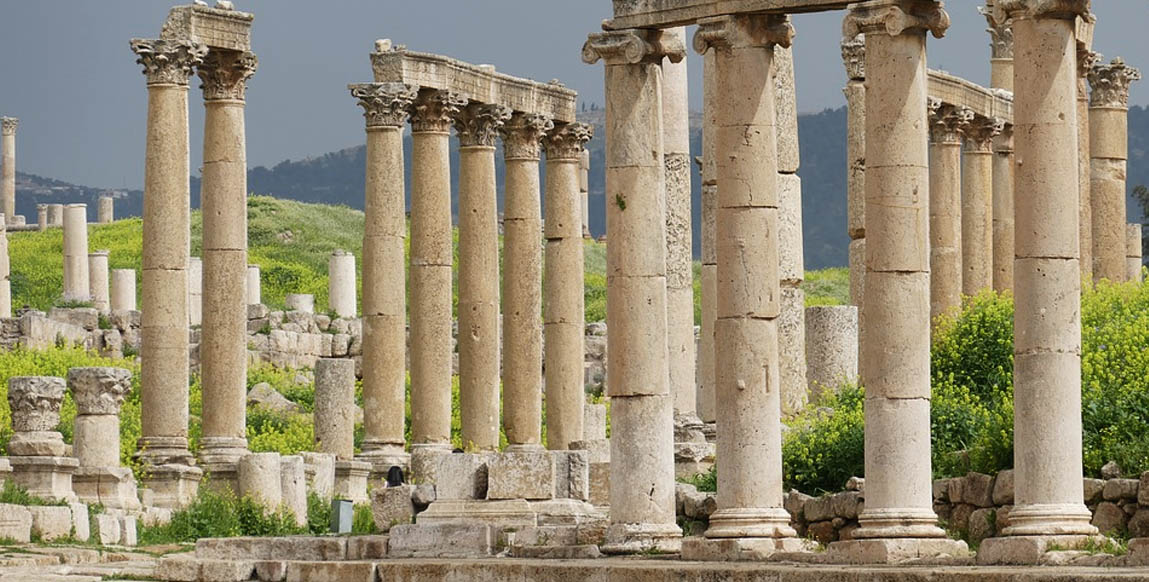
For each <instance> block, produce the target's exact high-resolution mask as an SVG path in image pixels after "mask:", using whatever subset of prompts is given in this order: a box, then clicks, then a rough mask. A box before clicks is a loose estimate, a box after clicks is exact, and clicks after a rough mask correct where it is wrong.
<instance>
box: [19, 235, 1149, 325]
mask: <svg viewBox="0 0 1149 582" xmlns="http://www.w3.org/2000/svg"><path fill="white" fill-rule="evenodd" d="M1138 250H1140V247H1138ZM11 275H12V262H11V259H10V258H9V256H8V227H7V225H6V223H5V221H4V220H2V219H0V317H12V279H11Z"/></svg>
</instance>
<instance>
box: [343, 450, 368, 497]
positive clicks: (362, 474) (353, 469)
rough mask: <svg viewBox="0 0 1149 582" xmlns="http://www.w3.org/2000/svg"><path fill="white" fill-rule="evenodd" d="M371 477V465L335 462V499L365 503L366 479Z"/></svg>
mask: <svg viewBox="0 0 1149 582" xmlns="http://www.w3.org/2000/svg"><path fill="white" fill-rule="evenodd" d="M370 476H371V463H367V462H364V461H354V460H348V461H341V460H337V461H335V498H336V499H348V500H350V501H351V502H352V503H367V502H368V497H367V479H368V478H369V477H370Z"/></svg>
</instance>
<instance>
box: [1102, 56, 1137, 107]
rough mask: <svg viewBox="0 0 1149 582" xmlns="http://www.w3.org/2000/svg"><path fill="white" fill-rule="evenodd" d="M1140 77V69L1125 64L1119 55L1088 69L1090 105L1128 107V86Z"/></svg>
mask: <svg viewBox="0 0 1149 582" xmlns="http://www.w3.org/2000/svg"><path fill="white" fill-rule="evenodd" d="M1140 79H1141V71H1139V70H1137V69H1135V68H1133V67H1130V66H1128V65H1126V64H1125V61H1124V60H1122V59H1121V57H1117V58H1115V59H1113V61H1112V62H1110V63H1109V64H1108V65H1105V64H1100V65H1093V68H1091V69H1089V86H1090V87H1091V88H1092V91H1091V92H1090V95H1089V106H1090V107H1113V108H1122V109H1128V108H1129V86H1130V85H1132V84H1133V81H1137V80H1140Z"/></svg>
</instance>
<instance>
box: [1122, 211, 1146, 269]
mask: <svg viewBox="0 0 1149 582" xmlns="http://www.w3.org/2000/svg"><path fill="white" fill-rule="evenodd" d="M1141 245H1142V239H1141V225H1140V224H1139V223H1136V222H1130V223H1129V224H1127V225H1125V270H1126V280H1128V281H1134V282H1137V283H1140V282H1141V279H1142V278H1143V277H1142V270H1141V259H1142V255H1143V251H1142V249H1141Z"/></svg>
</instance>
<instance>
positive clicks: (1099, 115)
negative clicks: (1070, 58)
mask: <svg viewBox="0 0 1149 582" xmlns="http://www.w3.org/2000/svg"><path fill="white" fill-rule="evenodd" d="M1140 78H1141V73H1140V71H1138V70H1137V69H1134V68H1132V67H1129V66H1126V65H1125V63H1124V61H1122V60H1121V59H1114V60H1113V62H1112V63H1109V64H1099V65H1094V66H1093V68H1092V69H1091V70H1090V71H1089V83H1090V85H1091V86H1092V87H1093V92H1092V93H1091V94H1090V102H1089V157H1090V178H1089V190H1090V205H1091V207H1092V211H1093V215H1092V219H1093V278H1094V279H1095V280H1101V279H1109V280H1110V281H1114V282H1119V281H1125V280H1126V275H1127V273H1126V269H1125V249H1126V244H1125V224H1126V219H1125V175H1126V164H1127V160H1128V158H1129V128H1128V119H1129V85H1130V83H1132V82H1133V81H1136V80H1138V79H1140Z"/></svg>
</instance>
